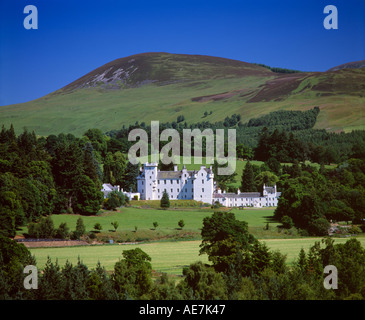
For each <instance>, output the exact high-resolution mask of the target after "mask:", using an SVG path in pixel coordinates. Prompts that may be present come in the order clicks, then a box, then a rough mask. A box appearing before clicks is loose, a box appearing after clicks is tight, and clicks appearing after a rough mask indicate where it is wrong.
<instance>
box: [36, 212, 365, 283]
mask: <svg viewBox="0 0 365 320" xmlns="http://www.w3.org/2000/svg"><path fill="white" fill-rule="evenodd" d="M213 212H214V210H212V209H210V208H194V207H193V208H192V207H189V208H177V209H169V210H159V209H156V208H136V207H126V208H121V209H119V211H117V212H111V211H105V212H103V213H101V214H100V215H99V216H82V219H83V221H84V224H85V227H86V231H87V232H89V231H92V230H93V228H94V224H95V223H96V222H99V223H100V224H101V225H102V227H103V230H102V232H101V233H100V234H101V235H102V237H104V239H119V240H120V239H124V240H125V239H126V238H128V237H129V241H135V240H136V239H138V238H143V237H146V238H149V239H150V240H159V241H151V242H147V243H139V244H121V243H115V242H114V244H97V245H89V246H75V247H59V248H55V247H52V248H51V247H48V248H30V251H31V253H32V254H33V255H34V256H35V257H36V260H37V266H38V267H39V268H43V267H44V265H45V263H46V261H47V258H48V257H50V258H51V259H52V261H53V262H55V261H56V259H57V261H58V263H59V264H60V265H61V266H63V265H64V263H65V262H66V260H69V261H70V262H72V263H73V264H75V263H77V260H78V258H80V259H81V260H82V261H83V262H84V263H85V264H86V265H87V266H88V267H89V268H95V266H96V264H97V262H98V261H100V263H101V264H102V265H103V266H104V267H105V268H106V270H107V271H112V270H113V268H114V264H115V262H117V261H118V260H119V259H121V258H122V252H123V250H129V249H134V248H136V247H139V248H141V249H142V250H143V251H145V252H146V253H147V254H149V255H150V256H151V258H152V267H153V269H154V270H156V271H157V272H166V273H168V274H171V275H174V276H177V275H181V272H182V269H183V267H184V266H188V265H189V264H191V263H193V262H195V261H199V260H200V261H203V262H208V259H207V256H206V255H202V256H199V245H200V243H201V240H200V231H201V228H202V222H203V219H204V217H206V216H210V215H211V214H212V213H213ZM233 213H234V214H235V216H236V218H237V219H239V220H242V221H246V222H247V223H248V226H249V232H250V233H251V234H253V235H254V236H255V237H256V238H258V239H259V240H260V241H263V242H265V243H266V244H267V246H268V247H269V249H271V250H279V251H280V252H282V253H283V254H286V255H287V262H288V263H289V264H290V263H292V262H293V261H294V259H295V258H296V257H297V256H298V254H299V251H300V249H301V248H304V249H305V250H307V249H308V248H309V247H310V246H312V245H313V244H314V242H315V241H319V240H320V239H321V238H302V237H299V236H298V235H296V234H292V235H291V234H289V233H287V232H286V233H284V232H279V230H280V228H277V227H278V226H279V225H280V224H279V223H278V222H277V221H275V220H274V218H273V213H274V208H264V209H245V210H239V209H233ZM79 217H80V216H79V215H75V214H66V215H53V216H52V219H53V221H54V224H55V227H58V225H59V224H60V223H62V222H66V223H67V225H68V226H69V228H70V230H74V229H75V227H76V221H77V219H78V218H79ZM180 219H183V220H184V221H185V227H184V229H183V230H178V225H177V222H178V221H179V220H180ZM112 221H118V223H119V228H118V229H117V231H116V232H113V231H112V229H113V228H112V226H111V222H112ZM154 221H157V222H158V224H159V226H158V227H157V229H156V230H154V229H153V222H154ZM267 224H268V225H269V230H266V228H265V227H266V225H267ZM135 226H138V230H137V231H136V232H135ZM186 235H189V236H190V237H187V236H186ZM186 238H189V239H192V240H190V241H181V239H186ZM174 239H177V240H174ZM358 239H359V240H360V241H361V243H362V245H363V246H365V237H364V236H359V237H358ZM172 240H174V241H172ZM346 240H347V239H345V238H336V239H335V243H343V242H345V241H346Z"/></svg>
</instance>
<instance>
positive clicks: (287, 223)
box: [281, 216, 294, 229]
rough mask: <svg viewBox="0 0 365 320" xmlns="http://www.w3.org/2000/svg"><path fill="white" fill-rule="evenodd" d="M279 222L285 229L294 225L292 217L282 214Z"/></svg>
mask: <svg viewBox="0 0 365 320" xmlns="http://www.w3.org/2000/svg"><path fill="white" fill-rule="evenodd" d="M281 223H282V224H283V227H284V228H285V229H290V228H292V227H293V226H294V223H293V219H292V218H290V217H289V216H283V217H282V218H281Z"/></svg>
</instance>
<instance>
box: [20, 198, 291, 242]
mask: <svg viewBox="0 0 365 320" xmlns="http://www.w3.org/2000/svg"><path fill="white" fill-rule="evenodd" d="M156 202H158V201H156ZM134 203H135V202H133V204H134ZM136 203H139V202H136ZM142 203H143V202H142ZM214 211H216V210H214V209H211V208H210V207H208V208H176V209H170V210H161V209H155V208H136V207H125V208H121V209H119V210H118V211H104V212H102V213H101V214H99V215H97V216H80V215H76V214H62V215H53V216H52V219H53V221H54V225H55V227H56V228H57V227H58V226H59V225H60V224H61V223H63V222H66V223H67V226H68V227H69V228H70V230H75V229H76V221H77V219H78V218H79V217H81V218H82V219H83V222H84V225H85V228H86V232H90V231H93V230H94V225H95V223H100V224H101V226H102V231H101V232H100V234H98V237H100V236H102V237H103V238H106V239H107V238H110V239H114V240H117V239H119V240H120V241H136V240H138V239H139V240H141V239H142V240H146V239H152V240H157V239H164V238H165V239H171V238H173V239H178V238H186V237H188V238H189V239H200V230H201V228H202V226H203V219H204V218H205V217H207V216H210V215H212V214H213V212H214ZM233 212H234V214H235V216H236V218H237V219H238V220H243V221H246V222H247V223H248V225H249V231H250V232H251V233H252V234H253V235H255V236H256V237H257V238H282V237H291V236H290V235H284V234H283V233H279V232H278V230H277V228H276V227H277V226H278V225H279V223H278V222H277V221H275V220H274V219H273V213H274V208H265V209H244V210H239V209H233ZM179 220H184V222H185V226H184V228H183V230H180V228H179V227H178V221H179ZM114 221H117V222H118V224H119V227H118V229H117V231H116V232H113V231H112V230H113V227H112V225H111V223H112V222H114ZM153 222H157V223H158V227H157V228H156V230H154V228H153ZM267 223H269V230H264V229H265V227H266V225H267ZM135 227H137V231H135ZM24 231H26V230H24V229H23V232H24Z"/></svg>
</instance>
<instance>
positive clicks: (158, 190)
mask: <svg viewBox="0 0 365 320" xmlns="http://www.w3.org/2000/svg"><path fill="white" fill-rule="evenodd" d="M164 191H167V190H166V189H164ZM184 191H185V192H188V189H187V188H185V189H183V192H184ZM157 192H158V193H160V189H157ZM176 192H177V193H179V192H180V189H179V188H178V189H177V190H176ZM191 192H192V193H194V188H191ZM202 192H204V188H202ZM142 193H144V189H142ZM171 193H174V189H171Z"/></svg>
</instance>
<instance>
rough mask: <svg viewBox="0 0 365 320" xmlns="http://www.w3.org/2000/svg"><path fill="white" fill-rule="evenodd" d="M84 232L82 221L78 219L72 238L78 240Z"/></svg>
mask: <svg viewBox="0 0 365 320" xmlns="http://www.w3.org/2000/svg"><path fill="white" fill-rule="evenodd" d="M85 232H86V228H85V225H84V220H82V218H78V219H77V221H76V230H75V232H74V236H75V238H76V239H80V237H81V236H83V235H84V234H85Z"/></svg>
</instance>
